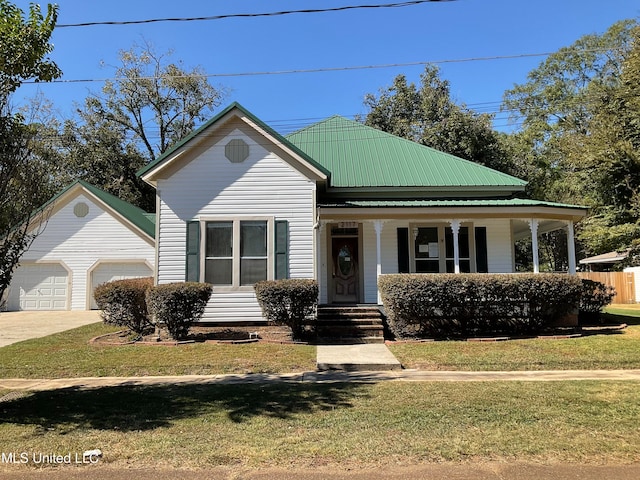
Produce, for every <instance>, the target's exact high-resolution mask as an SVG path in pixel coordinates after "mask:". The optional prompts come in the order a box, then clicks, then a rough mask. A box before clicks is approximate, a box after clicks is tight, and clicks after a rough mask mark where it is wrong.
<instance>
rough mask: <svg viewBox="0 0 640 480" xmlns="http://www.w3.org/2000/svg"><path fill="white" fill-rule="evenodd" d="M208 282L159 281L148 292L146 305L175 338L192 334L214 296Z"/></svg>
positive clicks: (161, 325)
mask: <svg viewBox="0 0 640 480" xmlns="http://www.w3.org/2000/svg"><path fill="white" fill-rule="evenodd" d="M211 292H212V286H211V285H209V284H208V283H196V282H180V283H167V284H163V285H157V286H155V287H153V288H152V289H150V290H149V291H148V292H147V307H148V309H149V313H151V315H153V317H154V319H155V322H156V324H157V325H158V326H160V327H164V328H166V329H167V331H168V332H169V335H171V338H173V339H174V340H182V339H184V338H186V337H187V335H188V334H189V328H191V324H192V323H193V322H195V321H198V320H199V319H200V317H202V314H203V313H204V309H205V307H206V305H207V302H208V301H209V298H210V297H211Z"/></svg>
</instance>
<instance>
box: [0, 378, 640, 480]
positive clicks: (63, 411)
mask: <svg viewBox="0 0 640 480" xmlns="http://www.w3.org/2000/svg"><path fill="white" fill-rule="evenodd" d="M639 391H640V384H638V383H637V382H590V381H582V382H577V381H576V382H548V383H540V382H471V383H445V382H443V383H429V382H421V383H401V382H384V383H377V384H300V383H297V384H286V385H283V384H279V385H206V386H204V385H203V386H193V385H191V386H172V387H168V386H153V387H109V388H100V389H90V390H74V389H63V390H57V391H48V392H38V393H33V394H31V395H30V396H29V397H26V398H19V399H16V400H14V401H12V402H4V403H0V445H4V446H5V447H6V448H7V449H9V450H8V451H27V452H33V451H35V452H39V451H44V452H82V451H84V450H86V449H92V448H100V449H101V450H102V451H103V452H104V460H103V461H104V462H106V463H108V464H112V465H113V466H127V465H135V466H136V467H141V468H142V467H144V466H146V465H149V466H154V467H162V466H180V467H183V468H190V467H207V466H229V467H232V468H244V467H254V468H255V467H265V466H283V467H288V468H296V467H300V466H317V465H319V464H326V465H340V466H341V468H342V467H347V466H354V467H358V466H365V465H366V466H376V465H383V464H385V465H389V464H401V463H404V464H417V463H421V462H442V461H451V462H462V461H482V460H493V461H514V460H519V461H534V462H538V461H545V462H547V461H548V462H554V461H557V462H580V463H592V464H598V463H605V462H618V463H621V462H622V463H630V462H637V461H640V450H638V448H637V445H640V429H639V428H638V418H640V395H639V394H638V392H639Z"/></svg>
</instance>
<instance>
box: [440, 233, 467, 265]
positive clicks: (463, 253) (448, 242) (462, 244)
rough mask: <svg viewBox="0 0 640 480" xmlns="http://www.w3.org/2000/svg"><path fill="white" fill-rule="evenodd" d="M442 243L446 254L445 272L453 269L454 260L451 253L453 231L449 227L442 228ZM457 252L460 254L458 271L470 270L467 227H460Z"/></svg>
mask: <svg viewBox="0 0 640 480" xmlns="http://www.w3.org/2000/svg"><path fill="white" fill-rule="evenodd" d="M444 243H445V249H446V255H447V273H453V272H454V271H455V261H454V255H453V231H452V230H451V227H445V229H444ZM458 252H459V254H460V272H462V273H470V272H471V256H470V255H471V249H470V248H469V228H468V227H460V231H459V232H458Z"/></svg>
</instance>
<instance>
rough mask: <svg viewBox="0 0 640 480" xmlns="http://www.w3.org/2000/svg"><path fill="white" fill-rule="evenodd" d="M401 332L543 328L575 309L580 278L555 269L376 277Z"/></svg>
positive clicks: (467, 332) (411, 334) (394, 326)
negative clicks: (559, 273)
mask: <svg viewBox="0 0 640 480" xmlns="http://www.w3.org/2000/svg"><path fill="white" fill-rule="evenodd" d="M378 286H379V288H380V293H381V296H382V301H383V303H384V306H385V309H386V312H387V316H388V320H389V328H390V329H391V331H392V332H393V334H394V335H396V336H398V337H423V336H433V337H455V336H461V335H465V336H469V335H483V334H496V333H504V334H519V333H530V332H535V331H540V330H542V329H544V328H546V327H548V326H550V325H551V324H553V323H554V322H556V321H558V320H560V319H562V318H564V317H565V316H566V315H567V314H568V313H570V312H572V311H573V310H575V309H577V307H578V303H579V301H580V292H581V282H580V279H578V278H577V277H575V276H571V275H557V274H518V275H508V274H433V275H429V274H425V275H423V274H415V275H407V274H399V275H382V276H381V277H380V280H379V282H378Z"/></svg>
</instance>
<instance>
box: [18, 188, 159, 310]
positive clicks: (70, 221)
mask: <svg viewBox="0 0 640 480" xmlns="http://www.w3.org/2000/svg"><path fill="white" fill-rule="evenodd" d="M80 202H84V203H85V204H87V205H88V206H89V213H88V214H87V215H86V216H85V217H82V218H79V217H77V216H76V215H75V214H74V212H73V209H74V207H75V205H76V204H78V203H80ZM133 259H139V260H142V261H147V262H148V263H149V264H150V265H152V266H153V263H154V261H155V251H154V247H153V245H151V244H149V243H148V242H146V241H145V240H143V239H142V238H141V237H140V236H139V235H137V234H136V233H134V232H133V231H132V230H130V229H129V228H127V227H126V226H124V225H123V224H122V223H121V222H120V221H118V220H117V219H116V218H114V217H113V215H112V214H111V213H109V212H107V211H105V210H104V209H103V208H102V207H101V206H100V205H99V204H97V203H95V202H93V201H92V200H91V199H90V198H89V197H87V196H85V195H83V194H80V195H78V196H76V197H75V198H73V199H72V200H71V201H69V202H68V203H67V204H66V205H65V206H63V207H62V208H61V209H60V210H58V211H57V212H55V214H54V215H53V216H52V217H51V218H50V219H49V221H48V222H47V225H46V227H45V229H44V232H43V233H42V234H41V235H39V236H38V237H37V238H36V239H35V240H34V242H33V244H32V245H31V247H30V248H29V250H28V251H27V252H26V253H25V254H24V255H23V257H22V259H21V261H22V262H24V263H25V264H27V263H32V262H63V263H64V265H66V267H67V268H68V269H69V270H70V271H71V277H72V278H71V302H70V308H71V310H86V309H87V308H88V307H89V306H90V305H89V304H88V303H87V302H88V301H89V300H90V299H89V300H88V295H87V290H88V287H89V285H90V279H89V278H88V276H87V272H88V271H89V270H90V269H91V268H92V266H94V265H95V264H96V263H98V262H100V261H103V260H118V261H126V260H133Z"/></svg>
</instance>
